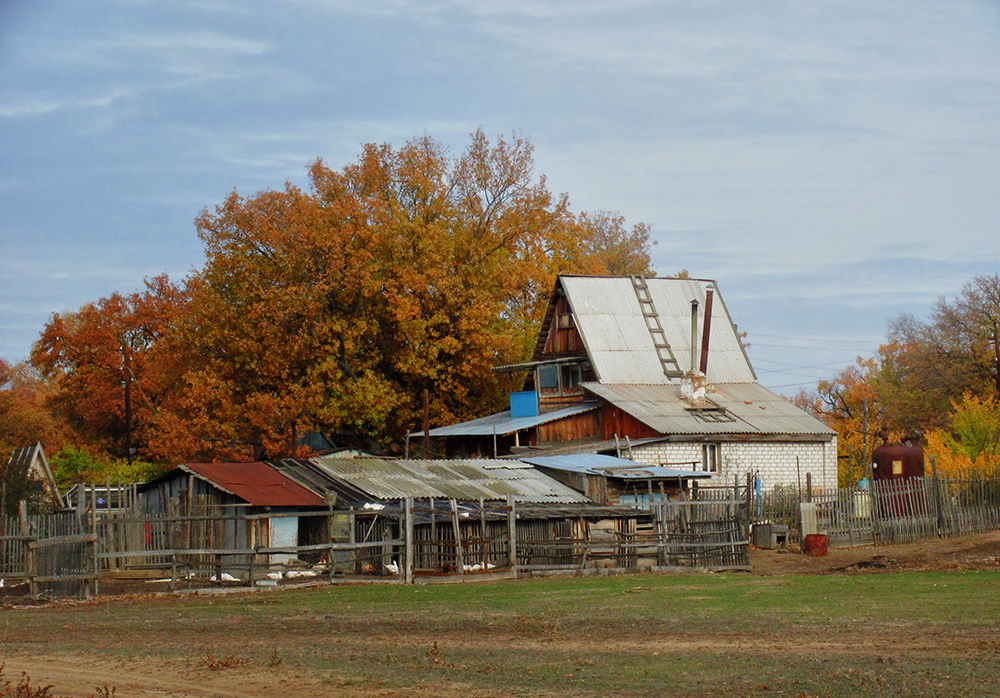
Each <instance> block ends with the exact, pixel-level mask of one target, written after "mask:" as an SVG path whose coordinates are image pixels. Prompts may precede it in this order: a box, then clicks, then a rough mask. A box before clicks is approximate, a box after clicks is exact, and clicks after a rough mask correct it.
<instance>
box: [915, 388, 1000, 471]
mask: <svg viewBox="0 0 1000 698" xmlns="http://www.w3.org/2000/svg"><path fill="white" fill-rule="evenodd" d="M952 406H953V410H952V411H951V413H950V414H949V420H948V421H949V424H948V425H947V426H946V427H941V428H938V429H934V430H932V431H931V432H930V433H928V434H927V451H928V453H929V454H930V455H933V456H934V457H935V458H936V460H937V469H938V472H943V473H954V472H958V471H962V470H967V469H970V468H980V469H983V468H990V469H994V468H996V467H998V466H1000V402H998V401H997V399H996V398H994V397H986V398H983V397H979V396H976V395H972V394H971V393H966V394H965V395H963V396H962V399H961V400H955V401H953V402H952Z"/></svg>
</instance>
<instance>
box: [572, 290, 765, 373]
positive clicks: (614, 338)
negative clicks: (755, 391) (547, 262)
mask: <svg viewBox="0 0 1000 698" xmlns="http://www.w3.org/2000/svg"><path fill="white" fill-rule="evenodd" d="M559 281H560V283H561V284H562V288H563V289H564V290H565V292H566V298H567V299H568V301H569V304H570V307H571V308H572V310H573V316H574V318H575V320H576V325H577V329H578V330H579V332H580V336H581V337H582V338H583V343H584V345H585V346H586V348H587V353H588V355H589V356H590V358H591V361H592V362H593V365H594V369H595V371H596V372H597V376H598V380H599V381H600V382H601V383H604V384H610V385H618V384H637V385H642V384H645V385H662V384H667V383H669V382H670V380H669V379H668V378H667V377H666V376H664V375H663V367H662V365H661V364H660V361H659V358H658V357H657V353H656V348H655V347H654V345H653V339H652V337H651V336H650V334H649V329H648V327H647V325H646V320H645V318H644V317H643V314H642V309H641V307H640V305H639V301H638V299H637V298H636V294H635V289H634V288H633V286H632V280H631V278H629V277H600V276H561V277H559ZM646 283H647V286H648V288H649V295H650V298H651V299H652V301H653V304H654V306H655V308H656V312H657V314H658V315H659V318H660V325H661V327H662V328H663V331H664V335H665V336H666V338H667V342H669V344H670V347H671V349H672V350H673V353H674V357H675V358H676V359H677V363H678V365H679V367H680V369H681V370H682V371H687V370H688V369H690V366H691V301H692V300H697V301H698V303H699V305H700V307H701V311H702V313H703V312H704V308H705V291H706V288H708V287H709V286H712V287H715V284H714V282H711V281H703V280H693V279H661V278H649V279H646ZM714 292H715V293H714V301H713V304H712V326H711V335H710V337H709V359H708V374H707V380H708V381H709V382H710V383H743V382H752V381H754V380H756V376H755V374H754V372H753V368H752V367H751V366H750V362H749V360H748V359H747V356H746V354H745V353H744V351H743V348H742V346H741V345H740V341H739V337H738V336H737V333H736V329H735V327H734V326H733V323H732V320H731V318H730V317H729V311H728V310H727V309H726V305H725V303H724V302H723V301H722V295H721V294H720V293H719V291H718V288H717V287H715V288H714ZM702 323H703V319H702V318H699V320H698V332H699V336H700V334H701V331H702ZM699 341H700V340H699ZM698 358H700V356H699V357H698Z"/></svg>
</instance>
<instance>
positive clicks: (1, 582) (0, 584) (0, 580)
mask: <svg viewBox="0 0 1000 698" xmlns="http://www.w3.org/2000/svg"><path fill="white" fill-rule="evenodd" d="M2 588H3V580H2V579H0V589H2Z"/></svg>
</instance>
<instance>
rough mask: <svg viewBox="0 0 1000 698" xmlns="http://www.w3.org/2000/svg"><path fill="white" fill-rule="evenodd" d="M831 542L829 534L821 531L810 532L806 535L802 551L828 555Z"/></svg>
mask: <svg viewBox="0 0 1000 698" xmlns="http://www.w3.org/2000/svg"><path fill="white" fill-rule="evenodd" d="M829 542H830V539H829V537H828V536H824V535H822V534H819V533H810V534H809V535H807V536H806V539H805V542H804V543H803V544H802V552H804V553H805V554H806V555H812V556H813V557H823V556H824V555H826V549H827V546H828V545H829Z"/></svg>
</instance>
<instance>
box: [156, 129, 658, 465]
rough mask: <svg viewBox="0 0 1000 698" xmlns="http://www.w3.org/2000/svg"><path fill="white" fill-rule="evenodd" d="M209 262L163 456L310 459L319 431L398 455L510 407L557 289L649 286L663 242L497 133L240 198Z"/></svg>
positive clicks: (179, 345) (193, 303)
mask: <svg viewBox="0 0 1000 698" xmlns="http://www.w3.org/2000/svg"><path fill="white" fill-rule="evenodd" d="M197 227H198V233H199V235H200V237H201V239H202V240H203V241H204V243H205V248H206V257H207V262H206V265H205V267H204V269H202V270H201V272H200V273H198V274H197V275H195V276H194V277H192V278H191V279H189V281H188V285H187V291H188V293H189V301H188V303H187V304H186V306H185V309H184V312H183V313H182V314H181V315H180V316H179V317H178V318H177V324H176V327H175V328H174V331H173V332H172V333H171V336H170V337H169V338H167V339H166V341H165V342H164V344H165V345H169V346H170V350H169V351H168V352H166V354H168V355H169V356H170V357H172V360H173V361H174V364H175V366H176V368H174V369H171V370H170V371H167V373H168V374H170V375H175V376H176V377H177V380H178V386H177V389H175V390H174V391H172V393H171V394H170V396H169V399H168V400H165V401H164V402H163V404H162V408H161V409H160V410H159V412H158V414H157V416H156V418H155V427H154V430H153V431H154V433H155V438H150V440H149V448H150V450H151V452H153V453H155V454H156V455H158V456H160V457H164V458H167V457H185V458H203V459H208V458H251V457H262V456H264V455H268V456H276V455H289V454H294V453H296V452H297V449H296V446H295V440H294V439H295V435H296V434H297V433H301V431H302V430H305V429H316V430H319V431H321V432H323V433H326V434H332V435H334V437H335V440H337V441H338V442H340V443H344V444H350V445H355V446H360V447H363V448H366V449H369V450H374V451H381V450H383V449H385V448H391V447H392V446H393V445H395V446H397V447H398V445H399V444H400V443H401V441H402V437H403V436H404V435H405V434H406V433H407V432H408V431H410V430H413V429H415V428H416V427H418V425H419V423H420V414H421V411H422V396H423V393H424V391H425V390H426V391H427V392H428V394H429V395H430V415H431V420H432V422H433V423H435V424H443V423H449V422H452V421H454V420H458V419H464V418H468V417H472V416H476V415H479V414H482V413H483V412H484V411H485V410H490V409H495V408H497V407H498V406H499V405H500V404H501V400H502V398H503V395H504V393H503V392H502V387H501V383H500V381H499V380H498V379H497V378H496V376H495V375H494V374H493V373H492V372H491V371H490V368H491V367H492V366H493V365H496V364H498V363H507V362H512V361H519V360H522V359H524V358H525V357H526V356H527V355H528V354H529V353H530V350H531V347H532V339H533V337H534V334H535V332H536V331H537V327H538V323H539V321H540V320H541V315H542V313H543V312H544V307H545V304H546V302H547V300H548V295H549V293H550V292H551V288H552V285H553V283H554V279H555V276H556V274H558V273H563V272H569V273H646V274H650V273H651V269H650V258H649V239H648V229H647V228H646V227H645V226H642V225H639V226H634V227H633V228H631V229H627V228H626V227H625V225H624V221H623V220H622V218H621V217H620V216H617V215H616V214H608V213H598V214H591V215H587V214H578V215H574V214H573V213H571V211H570V209H569V202H568V199H567V197H566V196H565V195H563V196H555V195H553V194H552V193H551V192H550V191H549V190H548V189H547V187H546V185H545V179H544V177H536V176H535V174H534V163H533V159H532V148H531V145H530V143H528V142H527V141H526V140H524V139H521V138H518V137H513V138H510V139H506V138H499V139H497V140H496V141H495V142H492V143H491V142H490V141H489V140H488V139H487V138H486V137H485V136H484V134H483V133H482V132H481V131H479V132H476V133H475V134H473V136H472V139H471V142H470V143H469V145H468V147H467V148H466V149H465V150H464V151H463V152H461V153H460V154H459V155H458V156H456V157H452V156H451V155H450V154H449V153H448V151H447V150H446V149H445V148H444V147H443V146H442V145H440V144H439V143H437V142H435V141H434V140H432V139H430V138H419V139H415V140H413V141H410V142H409V143H407V144H405V145H404V146H402V147H399V148H394V147H391V146H388V145H367V146H365V147H364V150H363V152H362V154H361V156H360V158H359V159H358V161H357V162H355V163H352V164H349V165H347V166H346V167H344V168H342V169H340V170H333V169H331V168H329V167H327V166H326V165H325V164H324V163H323V162H322V161H316V162H315V163H313V165H312V166H311V168H310V170H309V189H308V191H303V190H301V189H299V188H297V187H294V186H291V185H286V186H285V188H284V189H282V190H279V191H264V192H260V193H258V194H256V195H253V196H250V197H242V196H239V195H238V194H236V193H235V192H234V193H233V194H232V195H231V196H229V197H228V198H227V199H226V200H225V201H224V202H223V203H222V204H220V205H219V206H217V207H216V208H215V210H214V211H212V212H209V211H205V212H203V213H202V214H201V215H200V216H199V217H198V219H197Z"/></svg>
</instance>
